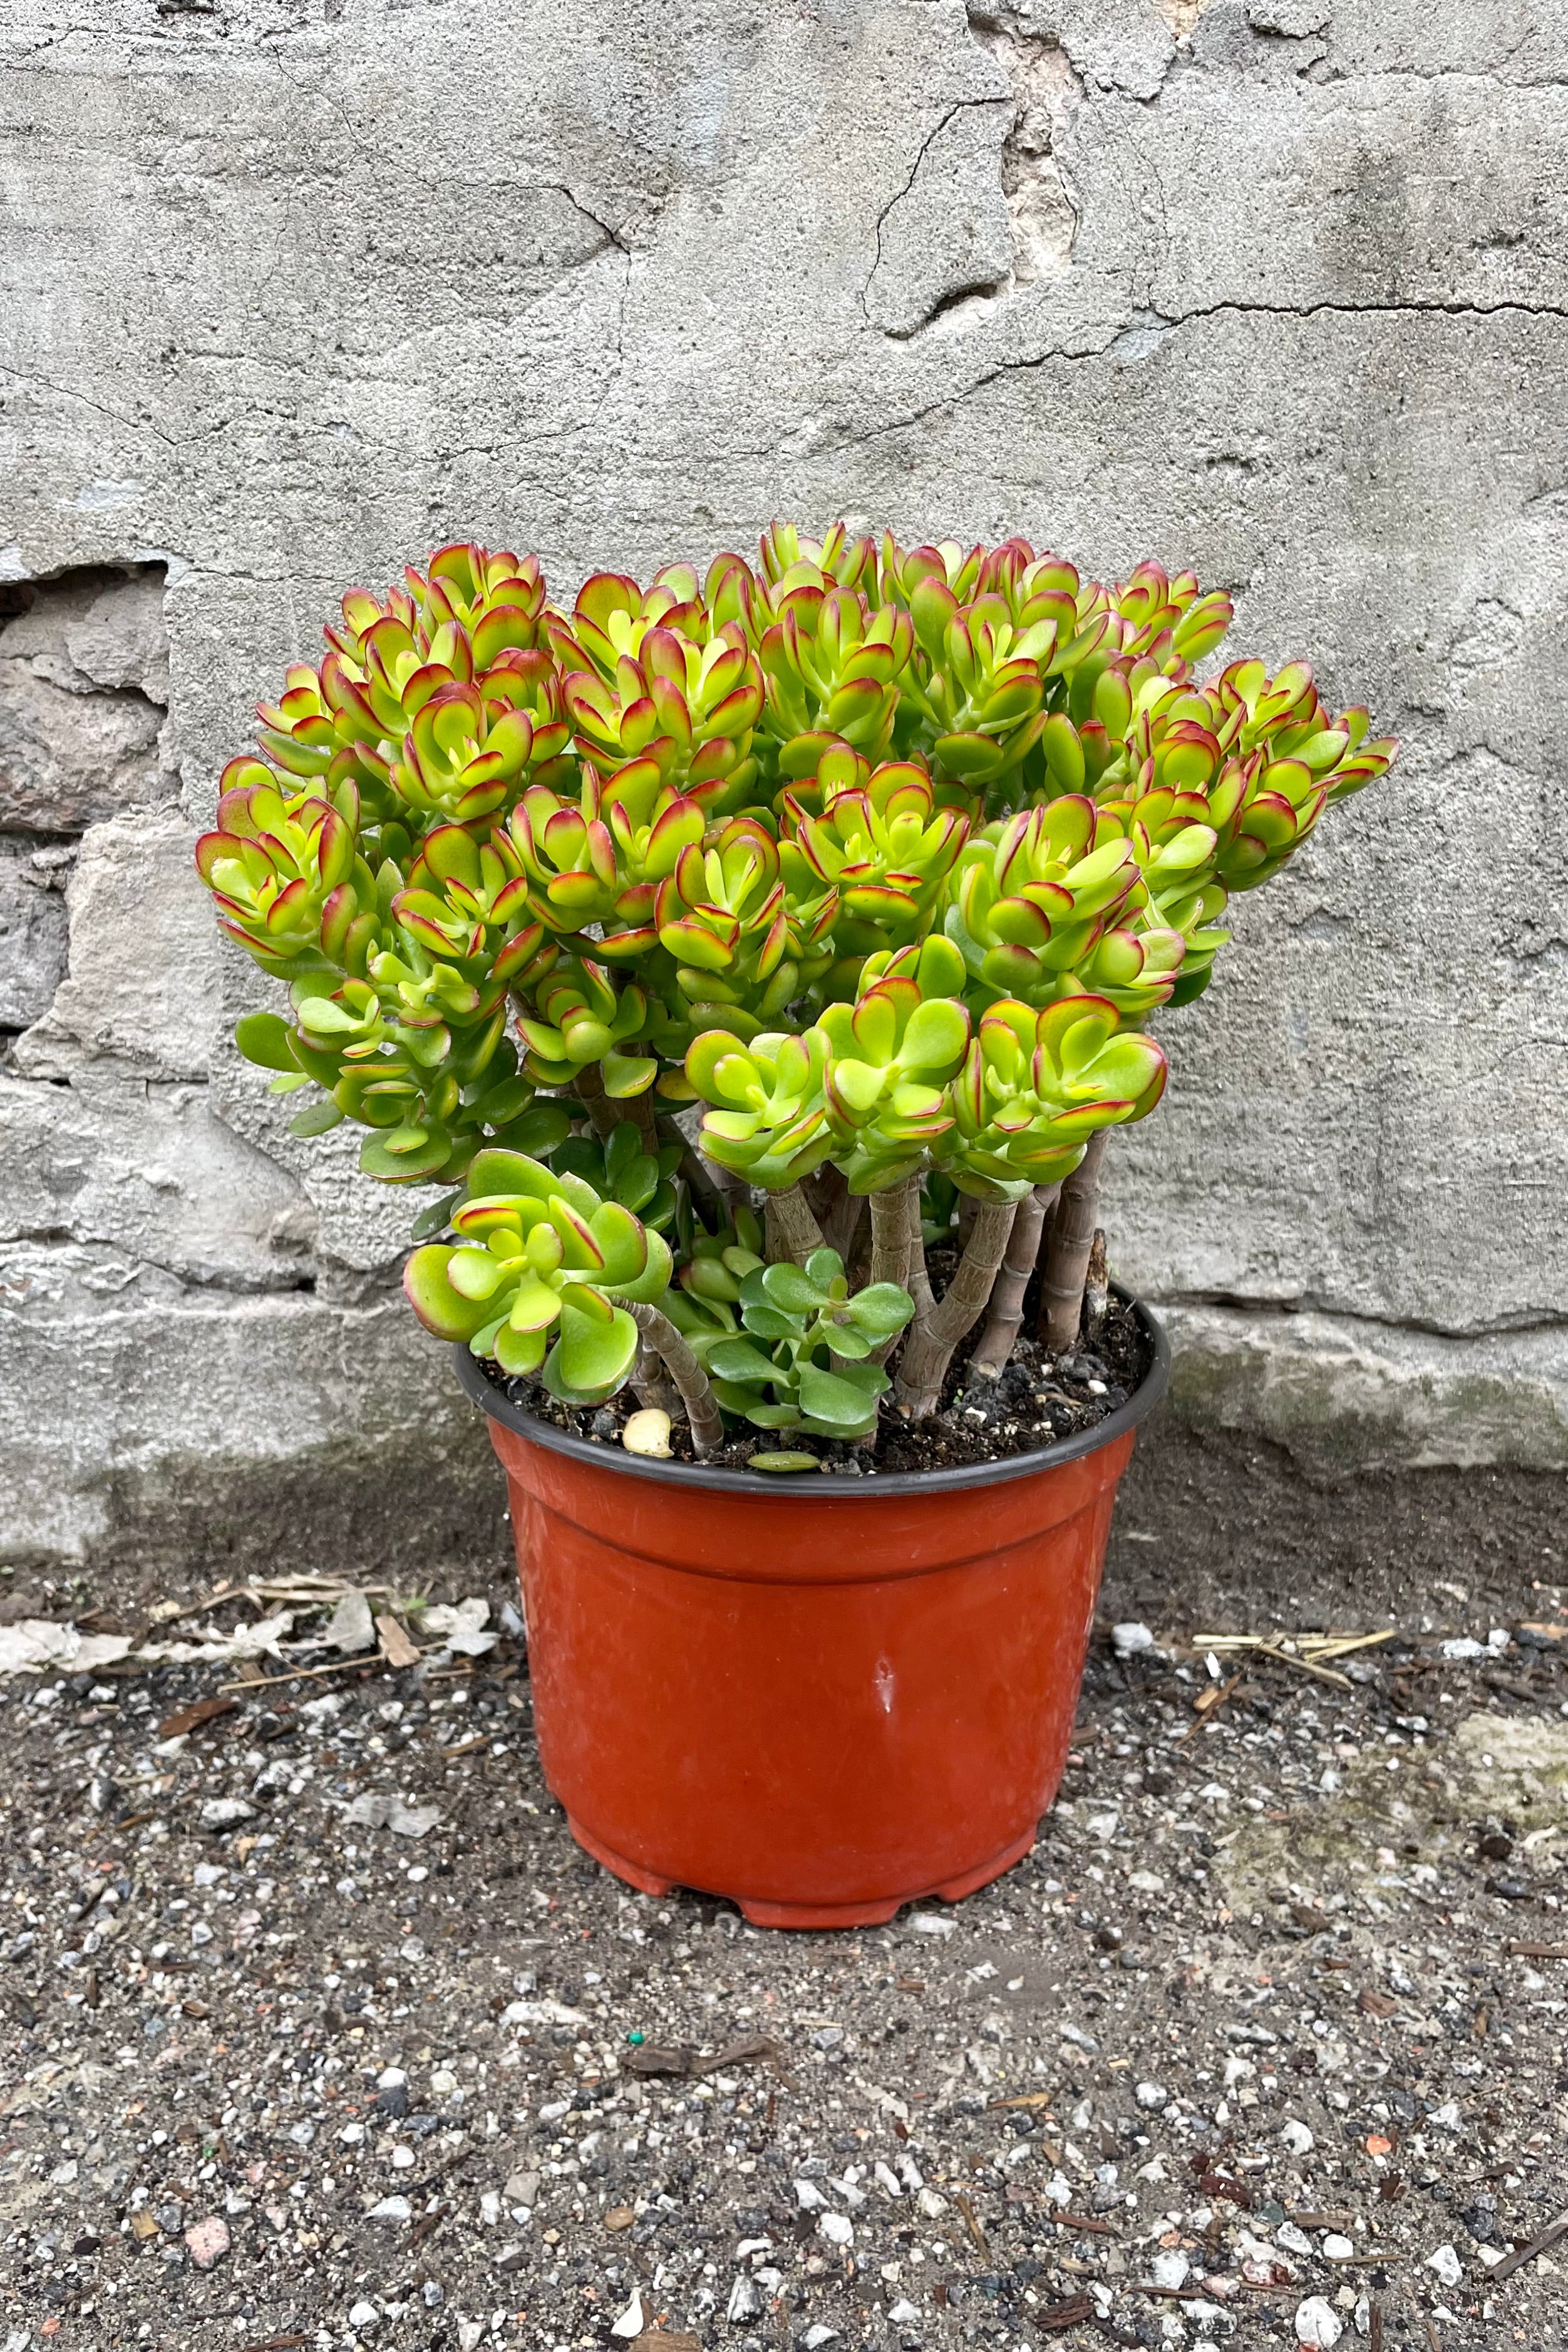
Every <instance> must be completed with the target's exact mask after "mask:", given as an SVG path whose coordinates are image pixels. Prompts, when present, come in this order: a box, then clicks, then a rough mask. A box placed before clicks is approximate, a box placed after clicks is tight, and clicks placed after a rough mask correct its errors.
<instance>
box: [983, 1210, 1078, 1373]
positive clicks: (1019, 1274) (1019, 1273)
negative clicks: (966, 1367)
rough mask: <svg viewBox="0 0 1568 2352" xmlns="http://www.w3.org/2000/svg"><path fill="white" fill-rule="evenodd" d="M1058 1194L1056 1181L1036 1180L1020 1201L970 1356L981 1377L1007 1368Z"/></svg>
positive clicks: (1021, 1323)
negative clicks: (1050, 1214)
mask: <svg viewBox="0 0 1568 2352" xmlns="http://www.w3.org/2000/svg"><path fill="white" fill-rule="evenodd" d="M1056 1197H1057V1187H1056V1186H1055V1185H1054V1184H1048V1185H1047V1184H1037V1185H1036V1187H1035V1189H1034V1191H1033V1192H1031V1193H1030V1195H1029V1197H1028V1199H1027V1200H1026V1201H1020V1202H1019V1203H1018V1209H1017V1213H1016V1216H1015V1217H1014V1219H1013V1230H1012V1233H1011V1234H1009V1236H1008V1239H1007V1254H1006V1255H1005V1257H1004V1258H1003V1260H1002V1267H1001V1271H1000V1273H999V1274H998V1275H997V1276H996V1281H995V1284H994V1287H993V1289H992V1293H991V1312H990V1314H989V1316H988V1317H987V1318H986V1323H985V1328H984V1331H983V1332H982V1333H981V1335H980V1344H979V1346H978V1347H977V1348H976V1349H975V1350H974V1353H973V1356H972V1357H971V1358H970V1360H969V1361H970V1369H971V1370H972V1371H975V1372H978V1373H979V1375H980V1377H981V1378H982V1380H987V1381H994V1380H999V1379H1000V1378H1001V1376H1002V1374H1003V1372H1005V1370H1006V1369H1007V1365H1008V1362H1009V1360H1010V1359H1011V1357H1012V1353H1013V1343H1014V1341H1015V1340H1016V1339H1017V1337H1018V1333H1019V1330H1020V1328H1022V1325H1023V1321H1024V1293H1025V1291H1026V1290H1027V1288H1028V1286H1029V1276H1031V1275H1032V1274H1033V1272H1034V1271H1035V1260H1036V1259H1037V1257H1038V1255H1039V1254H1040V1235H1041V1234H1042V1233H1043V1232H1044V1231H1045V1224H1046V1215H1047V1211H1048V1210H1049V1208H1050V1206H1051V1203H1052V1202H1053V1201H1054V1200H1055V1199H1056Z"/></svg>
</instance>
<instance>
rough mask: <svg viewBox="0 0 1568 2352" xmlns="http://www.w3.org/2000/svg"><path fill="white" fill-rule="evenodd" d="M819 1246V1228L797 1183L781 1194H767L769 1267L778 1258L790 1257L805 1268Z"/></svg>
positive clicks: (820, 1237) (820, 1240)
mask: <svg viewBox="0 0 1568 2352" xmlns="http://www.w3.org/2000/svg"><path fill="white" fill-rule="evenodd" d="M821 1247H822V1228H821V1226H820V1225H819V1224H818V1223H817V1222H816V1218H815V1217H814V1216H813V1215H812V1213H811V1203H810V1202H809V1201H808V1200H807V1199H806V1197H805V1192H803V1190H802V1189H801V1187H800V1186H799V1185H798V1184H791V1185H790V1186H789V1187H788V1189H787V1191H785V1192H770V1193H769V1194H768V1215H767V1254H768V1264H769V1265H778V1264H779V1262H780V1261H781V1259H784V1258H793V1260H794V1261H795V1265H802V1266H803V1265H805V1261H806V1259H807V1258H808V1257H809V1256H810V1255H811V1253H812V1251H813V1250H815V1249H820V1248H821Z"/></svg>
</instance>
